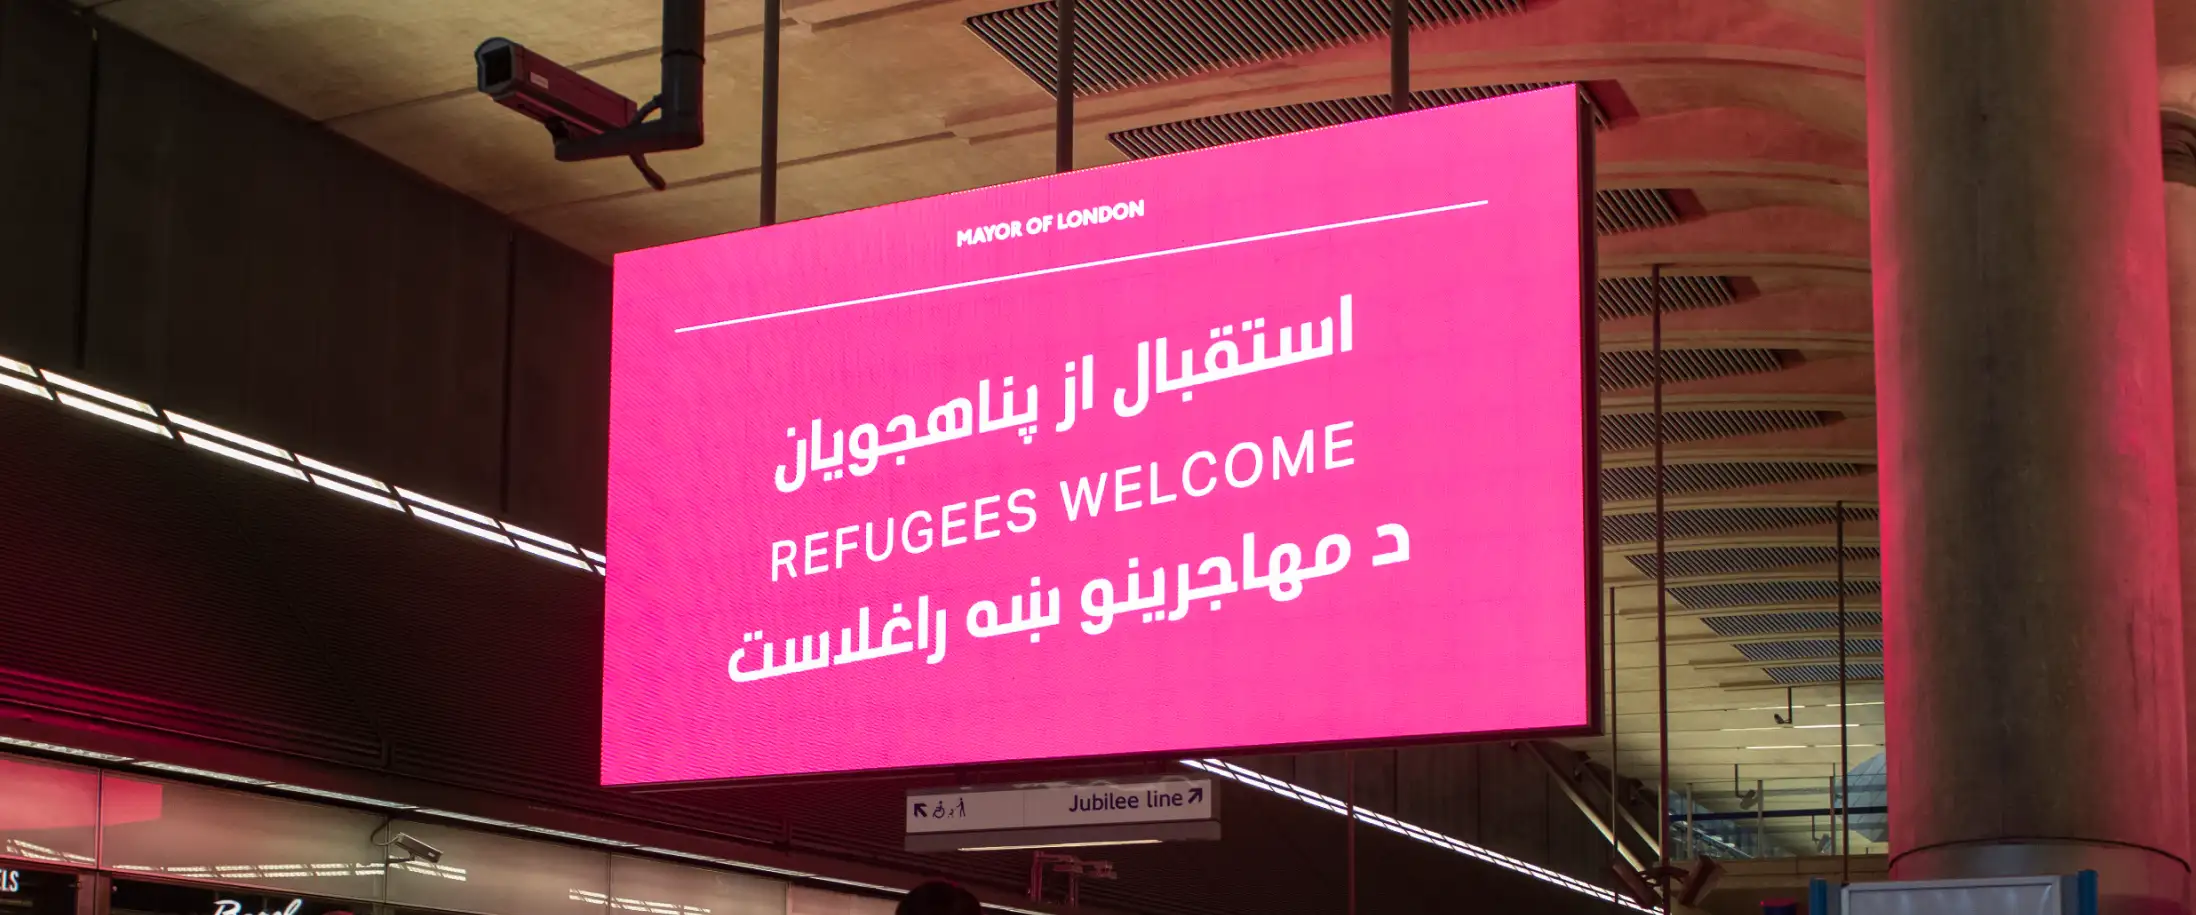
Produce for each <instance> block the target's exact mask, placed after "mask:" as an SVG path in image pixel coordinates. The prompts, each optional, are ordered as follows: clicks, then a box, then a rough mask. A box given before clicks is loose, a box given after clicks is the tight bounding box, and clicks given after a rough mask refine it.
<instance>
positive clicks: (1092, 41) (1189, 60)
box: [968, 0, 1525, 95]
mask: <svg viewBox="0 0 2196 915" xmlns="http://www.w3.org/2000/svg"><path fill="white" fill-rule="evenodd" d="M1524 5H1525V4H1524V0H1411V24H1413V25H1419V26H1424V25H1441V24H1446V23H1451V22H1457V21H1460V20H1464V19H1475V18H1480V17H1485V16H1493V15H1497V14H1501V13H1508V12H1514V11H1516V10H1519V9H1522V8H1523V7H1524ZM1059 23H1060V15H1059V13H1058V11H1056V10H1055V9H1054V8H1053V5H1052V4H1051V3H1032V4H1029V5H1028V6H1017V7H1014V8H1011V9H1004V10H999V11H997V12H992V13H984V14H982V15H979V16H971V17H969V20H968V27H969V28H970V29H971V30H973V31H975V33H976V34H977V35H978V36H980V37H982V38H983V39H984V41H986V42H989V43H990V44H991V47H992V48H993V49H994V50H997V51H998V52H999V53H1000V54H1001V55H1004V56H1005V57H1006V59H1007V61H1008V62H1010V63H1012V64H1014V66H1015V67H1016V68H1017V69H1020V70H1021V71H1022V73H1023V75H1025V76H1028V77H1029V78H1030V79H1032V80H1035V81H1036V83H1037V85H1040V86H1043V87H1044V88H1045V91H1046V92H1053V93H1055V94H1057V91H1058V87H1057V86H1055V85H1054V84H1053V73H1054V70H1055V55H1056V54H1057V51H1056V48H1057V46H1058V44H1059ZM1387 30H1388V4H1387V3H1386V2H1385V0H1199V2H1195V3H1184V2H1181V0H1081V2H1078V3H1077V4H1076V6H1075V37H1076V48H1075V73H1076V77H1075V87H1076V94H1077V95H1087V94H1089V93H1093V92H1104V91H1107V90H1111V89H1119V88H1122V87H1125V86H1135V85H1142V84H1145V83H1155V82H1160V81H1163V80H1166V79H1170V78H1174V77H1178V76H1186V75H1189V74H1192V73H1204V72H1209V71H1212V70H1219V69H1223V68H1226V67H1230V66H1233V65H1236V64H1240V63H1247V62H1251V61H1261V60H1279V59H1281V58H1284V57H1290V56H1293V55H1295V54H1297V53H1299V52H1302V51H1307V50H1311V49H1314V48H1331V47H1336V46H1339V45H1345V44H1350V43H1353V42H1357V41H1360V40H1363V39H1365V38H1369V37H1371V36H1374V35H1379V34H1384V33H1385V32H1387Z"/></svg>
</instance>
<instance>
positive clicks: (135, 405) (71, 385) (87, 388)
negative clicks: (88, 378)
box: [38, 369, 160, 416]
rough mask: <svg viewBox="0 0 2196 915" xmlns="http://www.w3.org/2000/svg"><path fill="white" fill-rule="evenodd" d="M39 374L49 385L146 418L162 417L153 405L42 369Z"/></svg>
mask: <svg viewBox="0 0 2196 915" xmlns="http://www.w3.org/2000/svg"><path fill="white" fill-rule="evenodd" d="M38 374H39V376H40V377H43V378H45V379H46V381H47V383H49V384H52V385H54V386H56V387H62V388H67V389H69V390H71V391H75V392H76V393H78V394H82V395H84V396H86V397H96V398H99V399H100V400H104V401H106V402H108V403H111V404H114V405H115V406H117V407H121V408H123V409H125V410H134V411H136V412H139V413H143V414H145V415H146V416H159V415H160V414H158V413H155V412H153V408H152V404H149V403H146V402H144V401H142V400H133V399H131V398H128V397H124V396H122V395H120V394H116V393H115V392H113V391H109V390H107V389H106V388H98V387H93V386H91V385H88V384H85V383H83V382H81V381H78V380H76V379H74V378H69V377H66V376H62V375H56V374H54V373H52V372H49V371H46V370H44V369H40V370H39V371H38Z"/></svg>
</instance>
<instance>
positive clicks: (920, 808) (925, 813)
mask: <svg viewBox="0 0 2196 915" xmlns="http://www.w3.org/2000/svg"><path fill="white" fill-rule="evenodd" d="M915 815H916V816H919V817H923V818H925V819H928V818H929V817H930V807H929V806H928V805H925V804H921V803H917V804H916V805H915Z"/></svg>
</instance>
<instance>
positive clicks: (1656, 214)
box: [1594, 187, 1678, 235]
mask: <svg viewBox="0 0 2196 915" xmlns="http://www.w3.org/2000/svg"><path fill="white" fill-rule="evenodd" d="M1677 221H1678V211H1677V207H1676V206H1674V205H1672V204H1671V203H1670V195H1669V194H1667V193H1664V192H1662V191H1658V190H1654V189H1652V188H1638V187H1625V188H1615V189H1613V190H1606V191H1601V192H1598V193H1596V194H1594V231H1595V232H1598V233H1600V234H1602V235H1615V234H1617V233H1619V232H1637V231H1639V230H1641V229H1652V228H1656V227H1658V226H1668V225H1676V224H1677Z"/></svg>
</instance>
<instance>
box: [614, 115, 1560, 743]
mask: <svg viewBox="0 0 2196 915" xmlns="http://www.w3.org/2000/svg"><path fill="white" fill-rule="evenodd" d="M1587 142H1588V137H1587V134H1586V132H1585V127H1584V126H1583V119H1582V117H1581V115H1580V103H1579V99H1578V96H1577V92H1576V91H1575V89H1573V88H1558V89H1549V90H1545V91H1540V92H1532V93H1525V94H1520V95H1514V96H1507V97H1503V98H1498V99H1493V100H1489V101H1483V102H1475V103H1471V104H1465V105H1458V106H1453V107H1446V108H1439V109H1432V110H1426V111H1419V112H1412V113H1407V114H1403V115H1398V116H1391V117H1385V118H1377V119H1373V120H1369V121H1362V122H1358V123H1353V124H1348V125H1344V126H1339V127H1332V128H1327V129H1322V130H1315V131H1309V132H1304V133H1296V134H1290V135H1286V136H1280V137H1274V138H1270V139H1263V140H1256V141H1253V142H1248V143H1241V144H1237V145H1232V146H1226V147H1220V148H1215V149H1209V150H1203V151H1198V152H1191V153H1185V154H1181V155H1174V156H1167V157H1163V158H1156V159H1149V160H1144V161H1138V162H1131V163H1126V164H1121V165H1115V166H1109V167H1103V168H1093V169H1089V170H1086V171H1079V172H1073V173H1069V174H1064V175H1058V176H1053V177H1048V178H1040V179H1035V180H1030V181H1023V182H1020V183H1016V184H1009V185H1002V186H998V187H989V188H983V189H979V190H973V191H967V192H964V193H958V194H952V195H948V196H943V197H934V198H929V199H923V200H914V201H909V202H906V203H899V204H893V205H890V206H882V207H877V208H874V209H868V210H861V211H856V212H850V213H843V214H839V215H835V216H827V217H822V218H817V219H810V220H805V221H801V222H795V223H789V224H785V225H779V226H773V227H768V228H763V229H757V230H753V231H746V232H739V233H735V234H730V235H723V236H718V237H713V238H704V239H699V240H695V241H690V242H684V243H680V244H674V245H667V246H664V247H659V248H653V249H649V250H644V251H636V252H631V253H628V254H623V255H620V256H619V257H618V258H617V262H616V298H615V309H616V311H615V317H614V320H613V324H614V341H613V344H612V351H613V355H612V381H611V387H612V394H611V449H610V452H611V453H610V482H609V531H608V543H609V550H608V555H609V557H610V559H609V564H608V567H609V577H608V580H607V582H606V588H607V608H606V627H607V628H606V633H605V635H606V644H605V654H604V669H603V756H602V778H603V781H604V783H606V784H643V783H668V782H697V781H713V780H728V779H742V778H756V777H787V776H814V775H821V774H828V773H839V772H853V771H874V770H898V769H919V768H928V767H941V766H968V765H979V764H987V763H1006V762H1027V761H1037V760H1055V759H1066V758H1090V757H1114V756H1147V757H1148V756H1153V755H1156V754H1184V753H1195V752H1207V751H1221V750H1247V749H1253V748H1257V749H1265V748H1282V747H1303V746H1311V745H1340V744H1353V743H1354V744H1364V743H1376V742H1401V741H1409V740H1424V739H1437V738H1454V737H1459V736H1466V735H1488V734H1497V733H1500V734H1516V733H1524V732H1553V731H1577V730H1581V729H1587V728H1590V727H1591V725H1592V714H1593V699H1592V693H1593V688H1592V686H1591V684H1592V682H1593V680H1594V677H1595V674H1596V671H1597V670H1598V667H1597V665H1596V664H1595V657H1594V649H1593V644H1594V631H1595V629H1596V627H1595V626H1594V625H1593V624H1592V623H1591V622H1590V620H1591V618H1592V613H1593V607H1594V599H1593V590H1594V584H1593V582H1594V576H1595V574H1596V572H1595V567H1596V565H1597V563H1598V559H1599V555H1598V545H1597V544H1596V543H1595V536H1594V524H1595V522H1594V514H1595V511H1596V509H1597V506H1596V504H1595V495H1594V487H1593V473H1592V467H1593V463H1592V454H1593V452H1592V447H1593V439H1592V431H1591V422H1590V420H1591V418H1592V415H1593V405H1594V392H1593V377H1594V376H1593V372H1592V366H1593V361H1592V357H1593V344H1592V341H1593V325H1592V313H1591V308H1592V306H1591V294H1590V288H1591V285H1590V279H1591V278H1590V273H1591V264H1590V261H1589V257H1590V254H1589V251H1590V249H1589V247H1588V245H1587V240H1588V239H1589V238H1590V219H1589V217H1588V213H1589V210H1588V206H1589V195H1588V192H1587V184H1586V180H1585V177H1584V175H1585V172H1586V168H1585V165H1586V152H1585V149H1586V144H1587Z"/></svg>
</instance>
